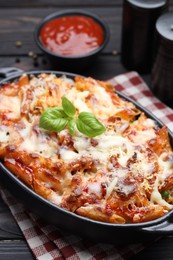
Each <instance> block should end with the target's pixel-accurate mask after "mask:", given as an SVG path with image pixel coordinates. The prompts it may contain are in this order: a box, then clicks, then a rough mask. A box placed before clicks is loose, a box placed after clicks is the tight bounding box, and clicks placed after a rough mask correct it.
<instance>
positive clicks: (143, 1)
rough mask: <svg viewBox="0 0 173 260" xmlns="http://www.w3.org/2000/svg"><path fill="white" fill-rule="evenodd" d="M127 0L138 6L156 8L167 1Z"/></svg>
mask: <svg viewBox="0 0 173 260" xmlns="http://www.w3.org/2000/svg"><path fill="white" fill-rule="evenodd" d="M128 2H129V3H130V4H132V5H134V6H136V7H139V8H143V9H156V8H160V7H163V6H164V5H165V3H166V2H167V1H165V0H128Z"/></svg>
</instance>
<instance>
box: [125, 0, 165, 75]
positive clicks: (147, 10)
mask: <svg viewBox="0 0 173 260" xmlns="http://www.w3.org/2000/svg"><path fill="white" fill-rule="evenodd" d="M168 2H169V1H166V0H124V3H123V17H122V39H121V61H122V64H123V65H124V66H125V67H126V68H127V69H129V70H136V71H138V72H140V73H149V72H150V71H151V68H152V63H153V49H154V39H155V23H156V20H157V18H158V17H159V16H160V15H161V14H162V13H163V12H165V11H167V10H168Z"/></svg>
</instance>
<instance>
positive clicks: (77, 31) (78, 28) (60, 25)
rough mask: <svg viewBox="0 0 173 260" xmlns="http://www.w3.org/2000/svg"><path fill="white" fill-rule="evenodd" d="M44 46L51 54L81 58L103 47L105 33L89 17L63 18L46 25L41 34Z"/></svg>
mask: <svg viewBox="0 0 173 260" xmlns="http://www.w3.org/2000/svg"><path fill="white" fill-rule="evenodd" d="M39 37H40V40H41V42H42V44H43V45H44V46H45V47H46V48H47V49H48V50H49V51H51V52H53V53H55V54H60V55H64V56H80V55H84V54H86V53H89V52H92V51H93V50H95V49H97V48H98V47H99V46H101V45H102V43H103V41H104V31H103V29H102V27H101V25H100V24H99V23H97V22H96V21H94V19H92V18H90V17H87V16H82V15H81V16H75V15H72V16H63V17H58V18H55V19H53V20H50V21H48V22H47V23H45V24H44V25H43V26H42V28H41V30H40V33H39Z"/></svg>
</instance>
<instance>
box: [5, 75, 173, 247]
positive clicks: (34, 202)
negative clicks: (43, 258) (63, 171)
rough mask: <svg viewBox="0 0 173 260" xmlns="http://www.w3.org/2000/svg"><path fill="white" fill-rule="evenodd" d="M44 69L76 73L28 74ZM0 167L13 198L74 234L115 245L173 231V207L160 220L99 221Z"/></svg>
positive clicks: (148, 113)
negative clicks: (52, 199) (71, 209)
mask: <svg viewBox="0 0 173 260" xmlns="http://www.w3.org/2000/svg"><path fill="white" fill-rule="evenodd" d="M43 72H44V73H45V72H46V73H53V74H55V75H57V76H61V75H66V76H67V77H70V78H74V76H75V74H71V73H66V72H57V71H32V72H27V74H28V75H38V74H40V73H43ZM20 73H21V72H20ZM20 73H18V74H17V76H16V75H15V74H13V76H10V77H7V78H6V79H3V80H2V81H1V82H0V84H1V85H2V84H4V83H5V82H12V81H15V80H16V79H17V78H18V77H19V76H20V75H21V74H20ZM118 94H119V95H120V96H121V97H122V98H124V99H125V100H127V101H130V102H132V103H134V104H135V105H136V107H137V108H139V109H140V110H142V111H143V112H144V113H145V114H146V115H147V116H148V117H150V118H152V119H154V120H155V121H156V122H157V123H158V125H159V126H162V125H163V124H162V123H161V122H160V120H158V119H157V118H156V117H155V116H154V115H152V113H150V112H149V111H148V110H146V109H145V108H144V107H142V106H141V105H140V104H138V103H137V102H135V101H133V100H132V99H130V98H129V97H127V96H125V95H124V94H122V93H120V92H118ZM169 137H170V141H171V145H173V134H172V133H171V132H170V131H169ZM0 170H1V172H0V182H1V183H2V184H3V185H4V186H5V187H7V189H8V190H9V191H10V192H11V193H12V194H13V195H14V197H16V198H17V199H19V200H20V201H21V202H22V203H23V204H24V205H25V206H26V208H28V209H30V210H32V211H33V212H35V213H36V214H37V215H39V216H41V217H43V218H44V219H45V220H46V221H47V222H48V223H51V224H54V225H55V226H57V227H60V228H62V229H64V230H66V231H68V232H71V233H73V234H76V235H80V236H82V237H85V238H87V239H90V240H94V241H99V242H106V243H114V244H125V243H132V242H135V241H136V242H140V241H145V240H149V239H153V238H157V237H158V236H160V235H168V234H173V221H172V219H173V210H171V211H170V212H169V213H167V214H166V215H165V216H163V217H161V218H159V219H156V220H153V221H149V222H145V223H139V224H110V223H104V222H99V221H95V220H91V219H87V218H85V217H82V216H79V215H76V214H75V213H72V212H69V211H67V210H65V209H63V208H60V207H58V206H56V205H55V204H53V203H51V202H49V201H47V200H46V199H44V198H43V197H41V196H39V195H38V194H36V193H35V192H34V191H33V190H31V189H30V188H28V187H27V186H26V185H25V184H24V183H22V182H21V181H20V180H19V179H17V178H16V177H15V176H14V175H13V174H12V173H11V172H10V171H9V170H8V169H7V168H6V167H5V166H4V165H3V164H2V163H1V162H0Z"/></svg>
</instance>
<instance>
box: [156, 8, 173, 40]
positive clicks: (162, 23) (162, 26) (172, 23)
mask: <svg viewBox="0 0 173 260" xmlns="http://www.w3.org/2000/svg"><path fill="white" fill-rule="evenodd" d="M156 30H157V32H158V33H159V35H160V36H161V37H163V38H165V39H166V40H169V41H173V11H171V12H168V13H165V14H163V15H161V16H160V17H159V18H158V20H157V22H156Z"/></svg>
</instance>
